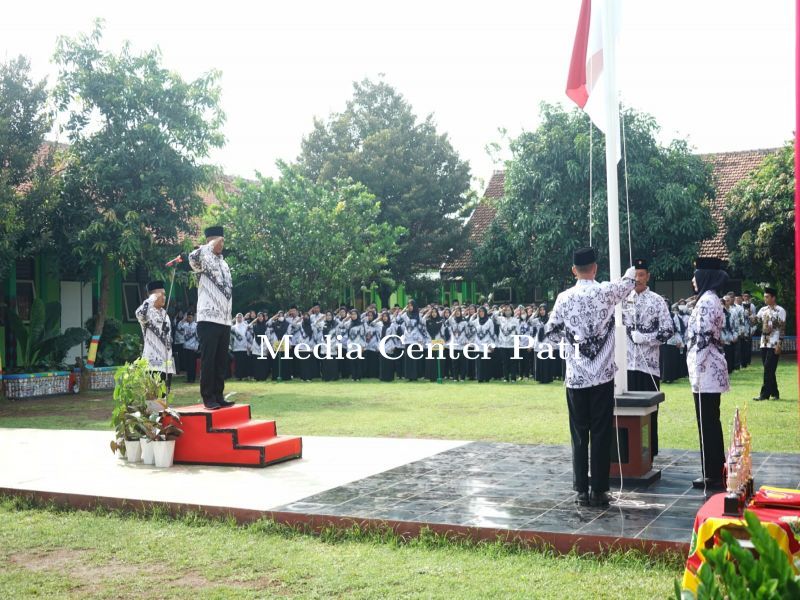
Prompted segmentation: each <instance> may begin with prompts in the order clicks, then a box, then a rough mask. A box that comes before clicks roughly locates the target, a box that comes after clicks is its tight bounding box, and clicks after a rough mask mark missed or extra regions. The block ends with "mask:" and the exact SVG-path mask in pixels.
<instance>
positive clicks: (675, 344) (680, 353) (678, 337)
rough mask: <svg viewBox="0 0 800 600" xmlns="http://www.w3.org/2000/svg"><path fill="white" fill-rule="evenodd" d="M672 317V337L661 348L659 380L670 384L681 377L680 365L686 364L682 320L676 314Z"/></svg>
mask: <svg viewBox="0 0 800 600" xmlns="http://www.w3.org/2000/svg"><path fill="white" fill-rule="evenodd" d="M671 317H672V335H671V336H670V338H669V339H668V340H667V341H666V342H665V343H664V346H662V347H661V380H662V381H664V382H665V383H670V382H672V381H675V380H676V379H680V378H681V377H682V376H683V372H682V370H681V363H683V364H686V354H685V352H684V347H685V342H684V341H683V329H684V325H683V319H681V317H680V315H679V314H677V313H673V314H672V315H671Z"/></svg>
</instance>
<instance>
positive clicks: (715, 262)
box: [694, 256, 722, 270]
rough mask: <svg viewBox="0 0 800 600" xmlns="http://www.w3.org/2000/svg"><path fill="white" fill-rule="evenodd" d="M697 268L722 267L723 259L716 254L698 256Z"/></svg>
mask: <svg viewBox="0 0 800 600" xmlns="http://www.w3.org/2000/svg"><path fill="white" fill-rule="evenodd" d="M694 268H695V269H710V270H719V269H722V259H720V258H717V257H716V256H698V257H697V258H696V259H695V261H694Z"/></svg>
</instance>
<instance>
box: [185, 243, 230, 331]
mask: <svg viewBox="0 0 800 600" xmlns="http://www.w3.org/2000/svg"><path fill="white" fill-rule="evenodd" d="M212 247H213V242H209V243H208V244H204V245H203V246H200V247H199V248H198V249H197V250H194V251H192V252H191V253H190V254H189V266H190V267H191V268H192V270H193V271H194V272H195V273H199V274H200V279H199V281H198V282H197V322H198V323H200V322H202V321H208V322H210V323H219V324H220V325H230V324H231V320H232V317H231V298H232V295H233V282H232V280H231V271H230V269H229V268H228V263H226V262H225V259H224V258H222V255H221V254H215V253H214V251H213V250H212Z"/></svg>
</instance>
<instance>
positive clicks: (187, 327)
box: [181, 312, 200, 383]
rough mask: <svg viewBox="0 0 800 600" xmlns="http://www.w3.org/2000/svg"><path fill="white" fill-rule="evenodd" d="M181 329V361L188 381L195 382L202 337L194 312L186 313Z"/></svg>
mask: <svg viewBox="0 0 800 600" xmlns="http://www.w3.org/2000/svg"><path fill="white" fill-rule="evenodd" d="M181 329H182V331H183V349H182V350H181V363H182V364H183V366H184V368H185V369H186V383H194V381H195V379H196V377H197V357H198V354H197V351H198V350H199V349H200V339H199V338H198V337H197V323H195V321H194V314H193V313H191V312H189V313H186V317H185V319H184V321H183V323H181Z"/></svg>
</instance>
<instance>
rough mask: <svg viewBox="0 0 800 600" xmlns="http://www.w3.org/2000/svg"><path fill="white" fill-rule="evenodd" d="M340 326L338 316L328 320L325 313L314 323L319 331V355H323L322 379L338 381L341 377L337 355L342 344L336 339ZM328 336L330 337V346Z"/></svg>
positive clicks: (321, 365) (321, 361)
mask: <svg viewBox="0 0 800 600" xmlns="http://www.w3.org/2000/svg"><path fill="white" fill-rule="evenodd" d="M338 326H339V320H338V319H337V318H336V317H333V318H332V319H331V320H330V321H326V320H325V315H322V318H321V319H317V320H316V322H315V323H314V329H315V330H316V331H317V340H318V342H317V344H318V346H319V348H320V350H319V355H320V356H321V357H322V359H321V360H320V363H321V364H320V374H321V376H322V381H336V380H337V379H339V363H338V361H337V359H336V356H337V354H338V352H339V348H341V347H342V345H341V343H340V342H339V341H337V339H336V330H337V327H338ZM326 338H330V346H329V345H328V339H326ZM328 348H330V353H329V352H328Z"/></svg>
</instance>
